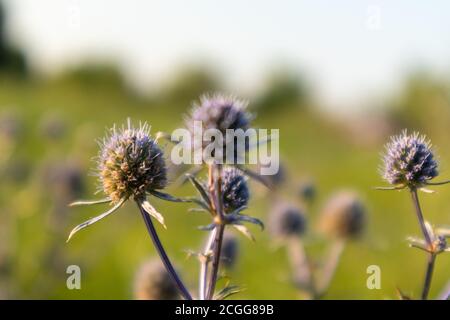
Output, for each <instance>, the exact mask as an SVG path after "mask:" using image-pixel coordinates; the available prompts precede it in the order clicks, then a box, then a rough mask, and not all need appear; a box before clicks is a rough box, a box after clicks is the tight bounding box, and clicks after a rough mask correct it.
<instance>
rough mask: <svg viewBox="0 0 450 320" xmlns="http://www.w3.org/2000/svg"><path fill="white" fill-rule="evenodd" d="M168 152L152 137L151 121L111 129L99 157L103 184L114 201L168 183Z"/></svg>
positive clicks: (102, 186) (99, 171) (100, 177)
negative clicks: (166, 157)
mask: <svg viewBox="0 0 450 320" xmlns="http://www.w3.org/2000/svg"><path fill="white" fill-rule="evenodd" d="M166 172H167V170H166V165H165V162H164V155H163V152H162V151H161V149H160V148H159V147H158V146H157V145H156V142H155V141H154V140H153V139H152V138H151V137H150V134H149V127H148V125H147V124H144V125H142V126H141V127H140V128H139V129H135V128H133V127H132V126H131V124H130V123H128V127H127V128H122V129H121V130H119V131H117V130H116V129H115V128H113V129H112V130H111V135H110V136H109V137H107V138H106V139H104V141H103V142H102V143H101V150H100V154H99V157H98V176H99V180H100V184H101V186H100V188H101V189H102V190H103V192H104V193H105V194H106V195H107V196H108V197H109V198H110V199H111V200H112V201H113V202H114V203H117V202H119V201H120V200H121V199H128V198H129V197H131V196H133V197H135V198H136V199H138V198H142V197H144V196H145V194H146V192H149V191H152V190H157V189H164V187H165V186H166V184H167V177H166Z"/></svg>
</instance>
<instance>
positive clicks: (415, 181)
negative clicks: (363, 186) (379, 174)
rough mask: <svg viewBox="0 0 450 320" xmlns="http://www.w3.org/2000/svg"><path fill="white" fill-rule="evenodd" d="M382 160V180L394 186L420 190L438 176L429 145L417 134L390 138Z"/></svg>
mask: <svg viewBox="0 0 450 320" xmlns="http://www.w3.org/2000/svg"><path fill="white" fill-rule="evenodd" d="M383 160H384V170H383V178H384V179H385V180H386V181H387V182H389V183H390V184H393V185H395V186H401V187H410V188H417V187H419V188H420V187H421V186H423V185H425V184H427V182H428V181H429V180H431V179H433V178H435V177H436V176H437V175H438V164H437V162H436V160H435V158H434V155H433V151H432V149H431V144H430V142H429V141H427V140H426V138H425V136H419V134H418V133H417V132H416V133H414V134H408V132H407V131H406V130H404V131H403V132H402V134H400V135H398V136H394V137H392V138H391V142H389V143H388V144H387V145H386V154H385V155H384V159H383Z"/></svg>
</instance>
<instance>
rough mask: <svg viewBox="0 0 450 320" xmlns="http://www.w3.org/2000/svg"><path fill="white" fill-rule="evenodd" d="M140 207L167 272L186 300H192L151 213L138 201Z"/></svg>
mask: <svg viewBox="0 0 450 320" xmlns="http://www.w3.org/2000/svg"><path fill="white" fill-rule="evenodd" d="M137 205H138V207H139V211H140V212H141V215H142V218H144V222H145V225H146V227H147V230H148V233H149V234H150V238H151V239H152V242H153V244H154V246H155V248H156V251H157V252H158V254H159V256H160V257H161V260H162V262H163V264H164V266H165V267H166V269H167V272H168V273H169V275H170V277H171V278H172V280H173V281H174V282H175V284H176V286H177V288H178V290H179V291H180V294H181V295H182V296H183V298H184V299H185V300H192V296H191V294H190V293H189V291H188V290H187V288H186V286H185V285H184V283H183V281H181V279H180V277H179V276H178V274H177V272H176V271H175V268H174V267H173V265H172V263H171V262H170V259H169V257H168V256H167V254H166V251H165V250H164V247H163V245H162V243H161V241H160V240H159V237H158V233H157V232H156V229H155V226H154V225H153V222H152V219H151V217H150V215H149V214H148V213H147V212H146V211H145V210H144V209H143V208H142V207H141V206H140V205H139V203H137Z"/></svg>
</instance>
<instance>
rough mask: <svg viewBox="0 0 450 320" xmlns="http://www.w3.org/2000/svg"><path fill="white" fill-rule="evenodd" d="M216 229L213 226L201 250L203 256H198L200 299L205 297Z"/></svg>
mask: <svg viewBox="0 0 450 320" xmlns="http://www.w3.org/2000/svg"><path fill="white" fill-rule="evenodd" d="M216 233H217V229H216V228H214V229H213V230H212V231H211V233H210V235H209V237H208V241H207V243H206V246H205V249H204V251H203V256H202V257H201V258H200V259H201V260H200V277H199V280H200V281H199V295H200V300H205V298H206V290H207V286H208V269H209V264H210V262H211V261H210V259H211V258H210V254H211V251H212V246H213V244H214V239H215V237H216Z"/></svg>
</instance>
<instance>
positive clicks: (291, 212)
mask: <svg viewBox="0 0 450 320" xmlns="http://www.w3.org/2000/svg"><path fill="white" fill-rule="evenodd" d="M306 226H307V220H306V216H305V214H304V213H303V211H302V210H301V209H299V208H297V207H296V206H294V205H291V204H289V203H277V204H276V205H275V206H274V208H273V209H272V210H271V212H270V216H269V230H270V232H271V233H272V235H273V236H274V237H276V238H280V239H283V238H289V237H291V236H298V235H302V234H304V233H305V231H306Z"/></svg>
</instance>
